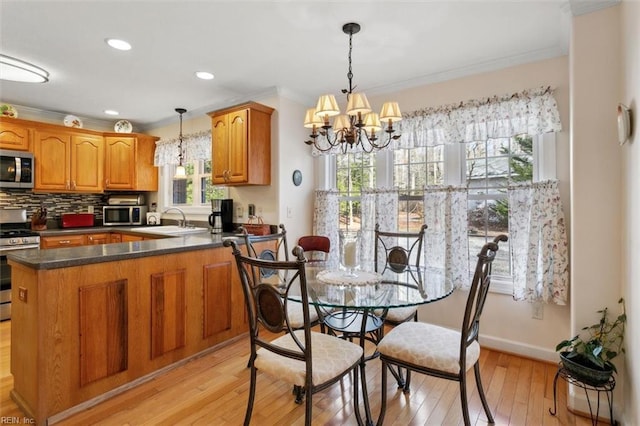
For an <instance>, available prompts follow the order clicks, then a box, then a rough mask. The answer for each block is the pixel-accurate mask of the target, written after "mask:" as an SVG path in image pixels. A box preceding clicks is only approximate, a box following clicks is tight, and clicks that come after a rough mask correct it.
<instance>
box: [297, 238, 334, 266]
mask: <svg viewBox="0 0 640 426" xmlns="http://www.w3.org/2000/svg"><path fill="white" fill-rule="evenodd" d="M298 245H299V246H300V247H302V248H303V249H304V251H305V253H307V256H308V257H309V261H310V262H313V261H326V260H327V259H328V258H329V252H330V251H331V240H330V239H329V237H325V236H323V235H305V236H303V237H300V238H299V239H298ZM316 253H323V254H324V256H323V258H322V259H318V258H317V257H315V256H314V255H315V254H316Z"/></svg>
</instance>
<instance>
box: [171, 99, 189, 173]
mask: <svg viewBox="0 0 640 426" xmlns="http://www.w3.org/2000/svg"><path fill="white" fill-rule="evenodd" d="M176 112H177V113H178V114H180V136H179V137H178V140H179V143H178V150H179V152H178V165H177V166H176V174H175V175H174V176H173V178H174V179H186V178H187V170H186V169H185V167H184V164H182V160H183V159H184V155H183V151H182V149H183V148H182V142H183V140H182V114H184V113H185V112H187V110H186V109H184V108H176Z"/></svg>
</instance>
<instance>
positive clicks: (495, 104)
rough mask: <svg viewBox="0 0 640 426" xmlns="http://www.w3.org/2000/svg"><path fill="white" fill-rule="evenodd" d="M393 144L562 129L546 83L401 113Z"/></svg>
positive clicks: (417, 144)
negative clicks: (399, 136) (512, 91)
mask: <svg viewBox="0 0 640 426" xmlns="http://www.w3.org/2000/svg"><path fill="white" fill-rule="evenodd" d="M396 126H397V128H398V130H399V133H400V134H401V135H402V136H401V138H400V139H399V140H398V141H396V142H395V148H396V149H397V148H413V147H421V146H433V145H443V144H448V143H457V142H473V141H485V140H487V139H489V138H502V137H513V136H516V135H519V134H529V135H538V134H542V133H549V132H558V131H560V130H562V125H561V123H560V113H559V112H558V105H557V104H556V100H555V98H554V97H553V93H552V90H551V89H550V88H549V87H541V88H537V89H529V90H524V91H522V92H518V93H514V94H509V95H504V96H494V97H492V98H488V99H487V98H485V99H476V100H470V101H466V102H461V103H460V104H455V105H445V106H440V107H434V108H424V109H421V110H418V111H413V112H410V113H405V114H403V118H402V121H400V122H398V123H397V124H396Z"/></svg>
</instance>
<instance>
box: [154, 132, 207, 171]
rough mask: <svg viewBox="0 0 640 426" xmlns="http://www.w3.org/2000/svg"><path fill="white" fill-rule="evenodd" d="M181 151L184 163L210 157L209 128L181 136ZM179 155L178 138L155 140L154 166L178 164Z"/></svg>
mask: <svg viewBox="0 0 640 426" xmlns="http://www.w3.org/2000/svg"><path fill="white" fill-rule="evenodd" d="M182 151H183V153H182V154H183V156H184V157H183V158H184V161H185V163H192V162H194V161H198V160H210V159H211V130H207V131H205V132H198V133H191V134H188V135H184V136H183V137H182ZM179 157H180V140H179V139H178V138H175V139H161V140H159V141H157V142H156V151H155V155H154V159H153V164H154V165H155V166H166V165H169V164H178V162H179Z"/></svg>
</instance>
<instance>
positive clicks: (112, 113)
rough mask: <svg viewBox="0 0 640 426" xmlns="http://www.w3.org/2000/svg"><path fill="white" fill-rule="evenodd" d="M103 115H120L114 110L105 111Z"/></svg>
mask: <svg viewBox="0 0 640 426" xmlns="http://www.w3.org/2000/svg"><path fill="white" fill-rule="evenodd" d="M104 113H105V114H107V115H120V113H119V112H118V111H116V110H113V109H105V110H104Z"/></svg>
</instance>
